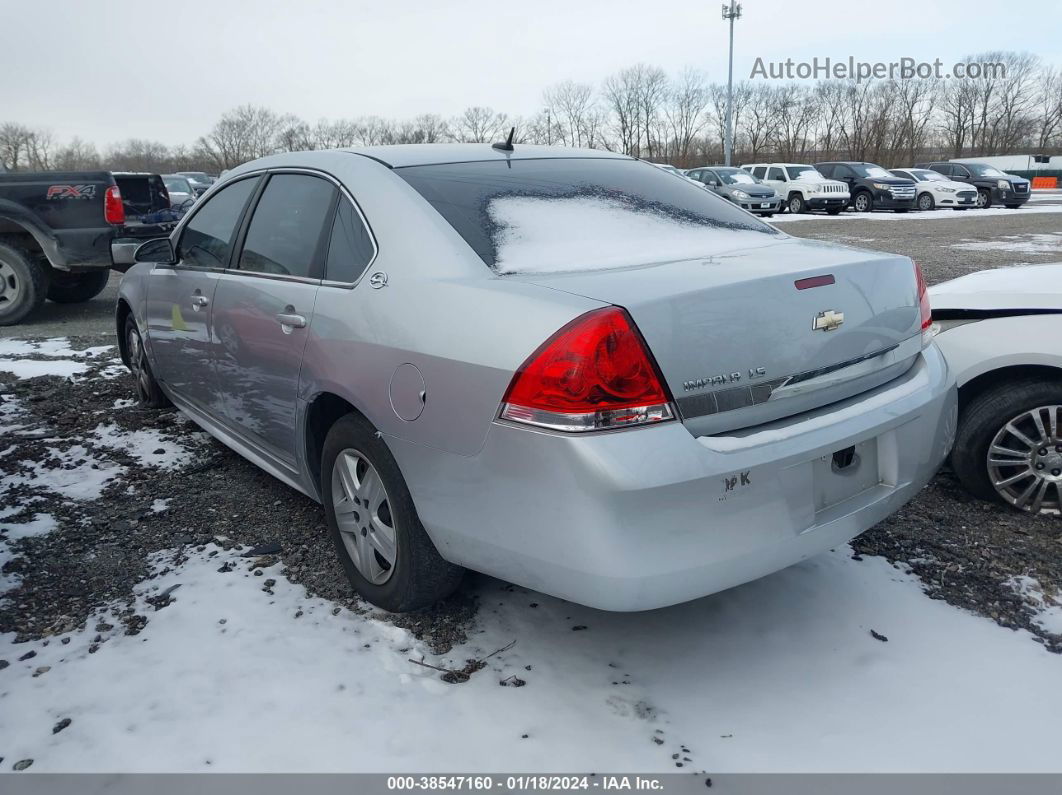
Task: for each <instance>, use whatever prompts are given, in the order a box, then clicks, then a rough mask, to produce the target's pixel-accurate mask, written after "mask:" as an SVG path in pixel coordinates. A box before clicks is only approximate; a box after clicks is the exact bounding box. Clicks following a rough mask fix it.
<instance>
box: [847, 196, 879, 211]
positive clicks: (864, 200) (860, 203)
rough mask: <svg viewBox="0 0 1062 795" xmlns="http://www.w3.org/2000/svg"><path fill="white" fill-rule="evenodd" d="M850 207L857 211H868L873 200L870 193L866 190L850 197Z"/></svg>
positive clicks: (872, 204)
mask: <svg viewBox="0 0 1062 795" xmlns="http://www.w3.org/2000/svg"><path fill="white" fill-rule="evenodd" d="M852 207H854V208H855V211H856V212H857V213H869V212H870V211H871V210H873V209H874V200H873V199H872V198H870V194H869V193H867V192H866V191H862V192H861V193H857V194H856V195H855V197H854V198H853V199H852Z"/></svg>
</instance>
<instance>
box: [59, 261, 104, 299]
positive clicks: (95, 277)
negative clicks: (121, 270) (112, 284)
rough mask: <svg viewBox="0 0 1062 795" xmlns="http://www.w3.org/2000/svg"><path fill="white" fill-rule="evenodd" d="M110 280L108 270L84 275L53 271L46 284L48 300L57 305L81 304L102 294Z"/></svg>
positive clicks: (89, 272)
mask: <svg viewBox="0 0 1062 795" xmlns="http://www.w3.org/2000/svg"><path fill="white" fill-rule="evenodd" d="M110 278H111V272H110V270H109V269H103V270H95V271H88V272H86V273H66V272H65V271H53V272H52V274H51V279H50V280H49V282H48V300H49V301H55V303H57V304H83V303H84V302H85V301H91V300H92V299H93V298H95V297H96V296H97V295H99V294H100V293H102V292H103V291H104V289H105V288H106V287H107V281H108V280H109V279H110Z"/></svg>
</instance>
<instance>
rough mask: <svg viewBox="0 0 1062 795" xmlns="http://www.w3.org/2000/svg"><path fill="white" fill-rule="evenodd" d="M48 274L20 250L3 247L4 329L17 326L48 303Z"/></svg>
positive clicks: (0, 322)
mask: <svg viewBox="0 0 1062 795" xmlns="http://www.w3.org/2000/svg"><path fill="white" fill-rule="evenodd" d="M47 294H48V273H47V271H46V270H45V269H44V267H43V266H41V265H40V264H39V263H36V262H34V261H33V260H31V259H30V258H29V257H28V256H27V255H26V252H24V251H22V250H21V249H19V248H15V247H14V246H11V245H8V244H7V243H0V326H14V325H17V324H18V323H21V322H22V321H23V320H24V319H25V318H26V316H27V315H29V314H30V313H31V312H33V311H34V310H35V309H37V308H38V307H39V306H40V305H41V304H43V303H44V298H45V296H46V295H47Z"/></svg>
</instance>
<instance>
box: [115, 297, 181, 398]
mask: <svg viewBox="0 0 1062 795" xmlns="http://www.w3.org/2000/svg"><path fill="white" fill-rule="evenodd" d="M125 350H126V352H127V354H128V356H129V372H131V373H132V374H133V380H134V383H135V384H136V397H137V400H138V401H139V402H140V405H141V406H145V407H147V408H152V409H164V408H166V407H167V406H169V405H171V404H170V399H169V398H168V397H166V395H165V393H164V392H163V391H162V387H160V386H159V382H158V381H156V380H155V374H154V373H152V372H151V363H150V362H149V361H148V355H147V349H146V348H145V347H144V340H143V338H142V337H141V336H140V329H139V328H137V325H136V321H135V320H134V319H133V316H132V315H129V316H128V317H127V318H126V319H125Z"/></svg>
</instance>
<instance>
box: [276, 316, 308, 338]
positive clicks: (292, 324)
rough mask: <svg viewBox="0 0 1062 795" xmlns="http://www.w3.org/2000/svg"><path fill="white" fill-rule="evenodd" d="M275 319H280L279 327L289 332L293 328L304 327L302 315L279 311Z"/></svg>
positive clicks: (304, 320) (304, 319) (304, 322)
mask: <svg viewBox="0 0 1062 795" xmlns="http://www.w3.org/2000/svg"><path fill="white" fill-rule="evenodd" d="M277 320H279V321H280V326H281V328H283V329H284V331H285V332H288V333H290V332H291V329H293V328H305V327H306V318H304V317H303V316H302V315H294V314H288V313H286V312H281V313H280V314H279V315H277Z"/></svg>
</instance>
